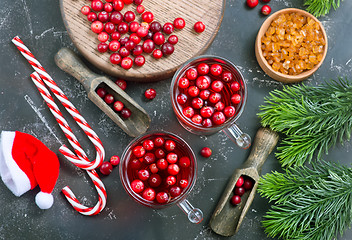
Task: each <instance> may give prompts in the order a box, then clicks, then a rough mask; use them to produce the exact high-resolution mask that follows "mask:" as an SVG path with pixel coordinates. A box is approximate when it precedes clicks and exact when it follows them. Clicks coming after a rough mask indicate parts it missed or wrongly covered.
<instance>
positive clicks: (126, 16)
mask: <svg viewBox="0 0 352 240" xmlns="http://www.w3.org/2000/svg"><path fill="white" fill-rule="evenodd" d="M123 18H124V20H125V21H126V22H128V23H129V22H132V21H134V19H135V18H136V15H134V12H132V11H127V12H125V14H124V15H123Z"/></svg>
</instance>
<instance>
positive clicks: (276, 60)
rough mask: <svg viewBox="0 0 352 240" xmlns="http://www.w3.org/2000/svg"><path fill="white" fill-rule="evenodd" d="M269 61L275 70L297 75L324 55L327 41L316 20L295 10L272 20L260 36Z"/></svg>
mask: <svg viewBox="0 0 352 240" xmlns="http://www.w3.org/2000/svg"><path fill="white" fill-rule="evenodd" d="M261 43H262V45H261V49H262V51H263V56H264V58H265V59H266V60H267V61H268V64H269V65H270V66H271V67H272V68H273V69H274V70H275V71H277V72H281V73H283V74H288V75H297V74H300V73H302V72H303V71H305V70H309V69H312V68H313V67H314V66H315V65H317V64H318V63H319V62H320V61H321V60H322V58H323V53H324V47H325V45H326V41H325V39H324V35H323V32H322V30H321V28H320V25H319V23H318V22H316V21H315V20H314V19H312V18H310V17H305V16H303V15H301V14H298V13H285V14H281V15H279V16H278V17H277V18H276V19H275V20H273V21H272V23H271V24H270V26H269V28H268V30H267V31H266V33H265V34H264V35H263V37H262V39H261Z"/></svg>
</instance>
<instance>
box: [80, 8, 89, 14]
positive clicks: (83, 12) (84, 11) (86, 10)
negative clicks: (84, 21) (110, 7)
mask: <svg viewBox="0 0 352 240" xmlns="http://www.w3.org/2000/svg"><path fill="white" fill-rule="evenodd" d="M81 13H82V14H83V15H88V13H90V7H89V6H83V7H82V8H81Z"/></svg>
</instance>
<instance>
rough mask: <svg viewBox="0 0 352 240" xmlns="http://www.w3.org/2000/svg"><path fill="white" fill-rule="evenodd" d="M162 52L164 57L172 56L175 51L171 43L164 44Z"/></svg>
mask: <svg viewBox="0 0 352 240" xmlns="http://www.w3.org/2000/svg"><path fill="white" fill-rule="evenodd" d="M161 51H162V52H163V55H166V56H167V55H171V54H172V53H173V52H174V51H175V48H174V45H172V44H171V43H169V42H166V43H164V44H163V45H161Z"/></svg>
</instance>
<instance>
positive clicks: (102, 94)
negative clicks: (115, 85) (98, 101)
mask: <svg viewBox="0 0 352 240" xmlns="http://www.w3.org/2000/svg"><path fill="white" fill-rule="evenodd" d="M106 93H107V92H106V90H105V88H102V87H100V88H98V89H97V94H98V96H99V97H101V98H104V97H105V95H106Z"/></svg>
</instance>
